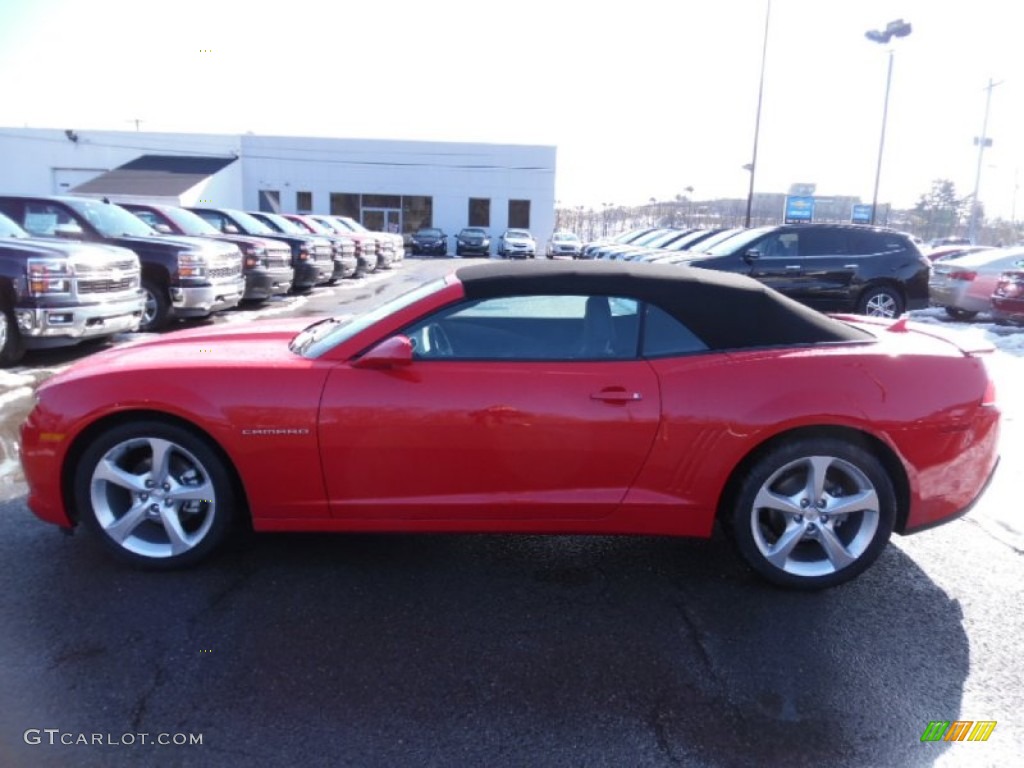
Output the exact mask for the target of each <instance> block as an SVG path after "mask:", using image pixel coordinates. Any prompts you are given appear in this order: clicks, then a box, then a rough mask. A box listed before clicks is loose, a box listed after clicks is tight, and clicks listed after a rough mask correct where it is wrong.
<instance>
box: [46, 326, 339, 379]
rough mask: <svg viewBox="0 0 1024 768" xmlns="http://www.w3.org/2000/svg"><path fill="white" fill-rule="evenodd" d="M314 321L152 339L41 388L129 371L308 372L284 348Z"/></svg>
mask: <svg viewBox="0 0 1024 768" xmlns="http://www.w3.org/2000/svg"><path fill="white" fill-rule="evenodd" d="M320 319H322V318H319V317H293V318H286V319H283V320H255V321H250V322H244V323H229V324H225V325H220V326H215V327H213V328H196V329H189V330H185V331H176V332H173V333H168V334H164V335H162V336H159V337H156V338H143V339H140V340H138V341H132V342H129V343H127V344H123V345H121V346H118V347H115V348H113V349H108V350H105V351H103V352H99V353H98V354H95V355H91V356H89V357H88V358H85V359H83V360H81V361H79V362H78V363H76V364H75V365H73V366H72V367H71V368H69V369H68V370H66V371H63V372H61V373H59V374H57V375H56V376H53V377H51V378H50V379H48V380H47V381H46V383H44V384H43V385H42V386H43V388H48V387H51V386H59V385H64V384H67V383H69V382H73V381H76V380H79V379H83V378H92V377H102V376H107V377H116V376H117V375H118V374H119V373H122V372H127V371H133V372H139V371H161V370H168V371H173V372H174V375H175V376H176V377H179V378H181V377H182V376H183V374H185V375H187V372H189V371H199V370H202V369H211V368H216V369H221V370H223V369H229V368H237V369H239V371H240V372H239V375H243V374H242V373H241V372H242V371H248V372H249V374H246V375H250V374H251V372H252V369H253V368H255V367H260V366H273V367H280V366H296V367H308V366H309V365H310V364H311V362H312V361H310V360H306V359H305V358H303V357H300V356H299V355H296V354H295V353H294V352H292V351H291V350H289V349H288V343H289V342H290V341H291V340H292V338H294V336H295V334H297V333H298V332H299V331H301V330H302V329H303V328H305V327H307V326H309V325H311V324H312V323H314V322H316V321H317V320H320Z"/></svg>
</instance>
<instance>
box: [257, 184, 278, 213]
mask: <svg viewBox="0 0 1024 768" xmlns="http://www.w3.org/2000/svg"><path fill="white" fill-rule="evenodd" d="M260 211H262V212H263V213H280V212H281V193H280V192H279V191H278V190H276V189H261V190H260Z"/></svg>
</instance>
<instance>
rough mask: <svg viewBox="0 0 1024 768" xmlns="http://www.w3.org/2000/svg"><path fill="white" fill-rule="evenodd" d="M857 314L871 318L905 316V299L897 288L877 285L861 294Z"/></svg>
mask: <svg viewBox="0 0 1024 768" xmlns="http://www.w3.org/2000/svg"><path fill="white" fill-rule="evenodd" d="M857 312H858V313H859V314H862V315H869V316H871V317H899V316H900V315H902V314H903V297H902V296H901V295H900V293H899V291H897V290H896V289H895V288H890V287H889V286H887V285H875V286H872V287H870V288H868V289H867V290H866V291H864V293H862V294H861V297H860V301H858V302H857Z"/></svg>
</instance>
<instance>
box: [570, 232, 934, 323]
mask: <svg viewBox="0 0 1024 768" xmlns="http://www.w3.org/2000/svg"><path fill="white" fill-rule="evenodd" d="M581 255H582V257H583V258H591V259H610V260H623V261H637V262H649V263H657V264H678V265H685V266H692V267H700V268H705V269H715V270H719V271H724V272H733V273H736V274H743V275H747V276H749V277H753V278H755V279H756V280H758V281H760V282H761V283H764V284H765V285H768V286H770V287H772V288H775V289H776V290H778V291H779V292H781V293H783V294H785V295H787V296H789V297H790V298H793V299H796V300H797V301H799V302H801V303H803V304H806V305H807V306H810V307H813V308H815V309H819V310H823V311H834V312H849V311H852V312H857V313H860V314H865V315H875V316H881V317H896V316H898V315H900V314H902V313H903V312H905V311H906V310H908V309H919V308H923V307H926V306H928V302H929V296H928V277H929V266H930V262H929V261H928V259H927V258H926V257H925V256H924V255H923V254H922V253H921V251H920V250H919V249H918V246H917V244H916V243H915V241H914V240H913V238H911V237H910V236H909V235H907V234H904V233H902V232H896V231H894V230H890V229H884V228H881V227H866V226H858V225H842V224H793V225H782V226H767V227H757V228H753V229H744V228H736V229H665V228H645V229H638V230H633V231H631V232H626V233H623V234H622V235H619V236H617V237H615V238H612V239H608V240H603V241H598V242H594V243H588V244H587V245H586V246H584V248H583V250H582V254H581Z"/></svg>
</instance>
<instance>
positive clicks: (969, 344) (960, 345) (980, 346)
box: [832, 315, 996, 357]
mask: <svg viewBox="0 0 1024 768" xmlns="http://www.w3.org/2000/svg"><path fill="white" fill-rule="evenodd" d="M832 317H834V318H835V319H836V320H841V321H842V322H845V323H857V324H859V325H876V326H879V327H880V328H882V329H884V330H885V332H886V333H919V334H921V335H922V336H930V337H932V338H933V339H940V340H942V341H945V342H948V343H950V344H952V345H953V346H954V347H956V348H957V349H959V350H960V351H961V352H963V353H964V354H965V355H967V356H968V357H976V356H978V355H991V354H992V353H994V352H995V351H996V348H995V345H994V344H992V342H990V341H988V339H985V338H984V337H982V336H980V335H977V334H974V333H948V332H946V331H944V330H942V329H940V328H936V327H935V326H933V325H925V324H924V323H914V324H913V325H911V324H910V318H909V317H907V316H906V315H904V316H903V317H901V318H899V319H898V320H895V321H893V320H890V319H888V318H881V317H865V316H863V315H832Z"/></svg>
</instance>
